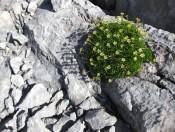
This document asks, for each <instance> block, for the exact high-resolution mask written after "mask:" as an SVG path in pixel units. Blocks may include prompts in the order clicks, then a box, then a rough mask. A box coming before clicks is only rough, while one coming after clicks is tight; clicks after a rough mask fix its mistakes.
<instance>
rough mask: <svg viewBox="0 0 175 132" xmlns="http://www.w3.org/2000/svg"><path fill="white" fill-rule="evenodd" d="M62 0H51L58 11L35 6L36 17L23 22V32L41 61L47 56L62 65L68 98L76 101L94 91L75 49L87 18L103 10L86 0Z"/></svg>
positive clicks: (101, 13) (84, 28)
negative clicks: (37, 8)
mask: <svg viewBox="0 0 175 132" xmlns="http://www.w3.org/2000/svg"><path fill="white" fill-rule="evenodd" d="M52 2H53V3H55V1H52ZM57 4H58V5H57ZM64 4H66V3H64V2H61V1H60V2H56V3H55V4H54V8H56V9H55V10H56V11H57V12H51V11H47V10H41V9H40V10H38V12H37V13H36V16H35V19H33V20H31V21H29V22H28V23H26V27H25V34H26V35H27V36H28V38H29V40H30V43H31V44H32V47H33V49H34V51H35V53H36V54H37V55H38V56H39V58H40V60H41V61H42V60H43V61H44V59H45V58H47V60H49V61H50V63H52V64H54V65H55V67H58V68H59V69H61V71H62V72H63V76H64V78H65V79H64V83H65V85H66V88H67V92H68V96H69V99H70V100H71V101H72V102H73V103H74V104H75V105H77V104H80V103H81V102H82V101H83V100H84V99H86V98H87V97H89V96H90V95H91V93H92V92H93V90H92V87H93V86H92V85H91V83H88V82H87V81H85V80H84V79H83V76H82V75H81V73H80V69H79V68H81V66H80V64H79V62H80V61H79V58H78V56H77V52H78V50H79V48H80V46H81V45H82V44H83V42H84V40H82V37H83V36H85V32H86V31H87V29H88V27H89V25H90V22H91V21H94V20H95V19H97V18H100V17H102V16H104V15H105V14H104V12H103V11H102V10H101V9H100V8H98V7H96V6H94V5H93V4H92V3H90V2H89V1H87V0H81V1H80V0H79V1H72V3H71V4H69V6H64ZM60 6H61V7H60ZM63 7H64V8H63ZM47 80H48V79H47Z"/></svg>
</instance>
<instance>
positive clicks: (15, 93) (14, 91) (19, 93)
mask: <svg viewBox="0 0 175 132" xmlns="http://www.w3.org/2000/svg"><path fill="white" fill-rule="evenodd" d="M11 96H12V99H13V102H14V104H15V105H16V104H17V103H18V102H19V100H20V98H21V96H22V91H21V89H17V88H13V89H12V93H11Z"/></svg>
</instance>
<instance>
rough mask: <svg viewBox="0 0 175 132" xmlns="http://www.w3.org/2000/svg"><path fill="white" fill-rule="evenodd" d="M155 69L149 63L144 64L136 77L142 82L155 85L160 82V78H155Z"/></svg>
mask: <svg viewBox="0 0 175 132" xmlns="http://www.w3.org/2000/svg"><path fill="white" fill-rule="evenodd" d="M156 74H157V69H156V67H155V65H153V64H151V63H144V64H143V65H142V70H141V72H139V73H138V76H139V77H140V78H142V79H144V80H147V81H150V82H153V83H157V82H158V81H159V80H160V76H157V75H156Z"/></svg>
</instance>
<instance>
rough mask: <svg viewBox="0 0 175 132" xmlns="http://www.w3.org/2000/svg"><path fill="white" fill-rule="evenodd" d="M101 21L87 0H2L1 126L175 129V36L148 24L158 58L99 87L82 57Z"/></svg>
mask: <svg viewBox="0 0 175 132" xmlns="http://www.w3.org/2000/svg"><path fill="white" fill-rule="evenodd" d="M97 18H105V19H110V18H113V17H110V16H107V15H106V14H105V13H104V12H103V11H102V10H101V9H100V8H99V7H97V6H95V5H93V4H92V3H91V2H90V1H89V0H67V1H64V0H60V1H57V0H31V1H29V0H20V1H19V0H1V1H0V104H1V105H0V131H2V132H66V131H68V132H91V131H92V132H94V131H99V132H100V131H101V132H103V131H106V132H115V131H117V132H133V131H136V132H137V131H139V132H159V131H163V132H164V131H168V132H173V131H174V130H175V128H174V123H175V121H174V119H175V118H174V114H173V113H174V110H175V102H174V93H175V90H174V88H175V72H174V67H175V62H174V57H175V56H174V40H175V36H174V34H170V33H169V32H166V31H163V30H158V29H156V28H154V27H152V26H149V25H145V28H146V29H147V30H148V32H149V35H150V39H149V40H148V42H147V43H148V45H149V46H150V47H151V49H152V50H153V51H154V54H155V57H156V59H157V60H158V62H157V63H156V64H152V63H145V64H144V65H143V70H142V72H140V73H139V75H138V76H137V77H134V78H129V77H128V78H124V79H116V80H114V81H113V82H112V83H110V84H109V83H107V82H105V81H102V83H101V86H100V85H98V84H96V83H95V82H93V81H92V80H91V79H90V78H89V77H88V76H87V75H86V74H85V73H83V72H82V71H83V69H84V65H83V63H82V61H81V60H80V57H79V54H78V52H79V49H80V47H81V46H82V45H83V43H84V42H85V40H86V38H87V36H86V32H87V31H89V28H90V25H91V24H92V23H93V22H94V21H95V19H97ZM106 95H107V96H108V97H109V98H108V97H107V96H106Z"/></svg>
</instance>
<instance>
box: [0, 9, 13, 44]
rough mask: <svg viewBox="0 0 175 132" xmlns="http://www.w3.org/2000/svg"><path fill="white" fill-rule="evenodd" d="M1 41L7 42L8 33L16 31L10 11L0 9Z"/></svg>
mask: <svg viewBox="0 0 175 132" xmlns="http://www.w3.org/2000/svg"><path fill="white" fill-rule="evenodd" d="M0 29H1V32H0V41H1V42H5V41H6V38H7V33H9V32H12V31H13V32H16V29H15V26H14V23H13V20H12V18H11V16H10V13H9V12H7V11H0Z"/></svg>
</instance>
